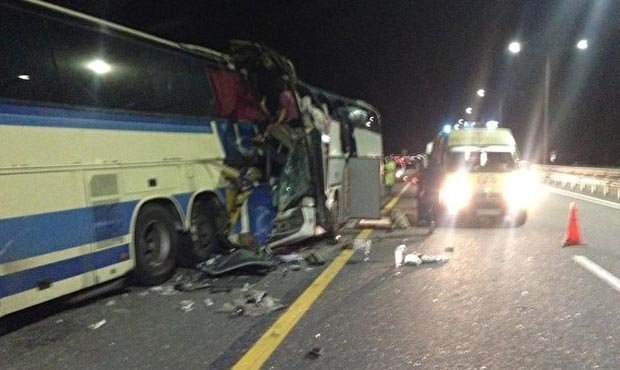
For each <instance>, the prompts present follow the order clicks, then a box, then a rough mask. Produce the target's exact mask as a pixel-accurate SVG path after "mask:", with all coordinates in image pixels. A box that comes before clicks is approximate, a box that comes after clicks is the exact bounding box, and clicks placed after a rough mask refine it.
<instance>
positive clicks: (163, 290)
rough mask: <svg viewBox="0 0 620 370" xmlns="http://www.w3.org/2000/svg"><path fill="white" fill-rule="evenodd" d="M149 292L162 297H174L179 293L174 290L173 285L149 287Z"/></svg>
mask: <svg viewBox="0 0 620 370" xmlns="http://www.w3.org/2000/svg"><path fill="white" fill-rule="evenodd" d="M149 290H150V291H151V292H153V293H157V294H159V295H164V296H168V295H175V294H178V293H179V292H178V291H177V290H176V289H174V286H173V285H158V286H154V287H151V288H150V289H149Z"/></svg>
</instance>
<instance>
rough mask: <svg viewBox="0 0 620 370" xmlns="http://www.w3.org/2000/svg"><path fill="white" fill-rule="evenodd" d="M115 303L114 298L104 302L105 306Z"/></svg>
mask: <svg viewBox="0 0 620 370" xmlns="http://www.w3.org/2000/svg"><path fill="white" fill-rule="evenodd" d="M115 304H116V300H115V299H110V300H109V301H107V302H106V303H105V306H106V307H110V306H114V305H115Z"/></svg>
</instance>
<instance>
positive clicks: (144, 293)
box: [138, 290, 149, 297]
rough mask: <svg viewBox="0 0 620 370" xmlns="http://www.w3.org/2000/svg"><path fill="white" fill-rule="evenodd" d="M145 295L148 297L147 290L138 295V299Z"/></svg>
mask: <svg viewBox="0 0 620 370" xmlns="http://www.w3.org/2000/svg"><path fill="white" fill-rule="evenodd" d="M147 295H149V291H148V290H144V291H142V292H140V293H138V297H146V296H147Z"/></svg>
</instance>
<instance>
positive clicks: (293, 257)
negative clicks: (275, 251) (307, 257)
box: [277, 253, 304, 263]
mask: <svg viewBox="0 0 620 370" xmlns="http://www.w3.org/2000/svg"><path fill="white" fill-rule="evenodd" d="M277 258H278V260H280V261H281V262H283V263H290V262H300V261H303V260H304V257H303V256H302V255H301V254H299V253H289V254H280V255H278V256H277Z"/></svg>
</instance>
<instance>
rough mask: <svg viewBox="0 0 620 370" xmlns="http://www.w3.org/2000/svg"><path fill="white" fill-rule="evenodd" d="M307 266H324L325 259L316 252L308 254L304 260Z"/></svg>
mask: <svg viewBox="0 0 620 370" xmlns="http://www.w3.org/2000/svg"><path fill="white" fill-rule="evenodd" d="M305 260H306V263H308V265H309V266H321V265H324V264H325V258H323V256H321V255H320V254H319V253H317V252H310V254H309V255H307V256H306V258H305Z"/></svg>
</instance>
